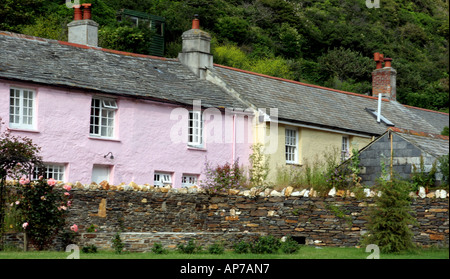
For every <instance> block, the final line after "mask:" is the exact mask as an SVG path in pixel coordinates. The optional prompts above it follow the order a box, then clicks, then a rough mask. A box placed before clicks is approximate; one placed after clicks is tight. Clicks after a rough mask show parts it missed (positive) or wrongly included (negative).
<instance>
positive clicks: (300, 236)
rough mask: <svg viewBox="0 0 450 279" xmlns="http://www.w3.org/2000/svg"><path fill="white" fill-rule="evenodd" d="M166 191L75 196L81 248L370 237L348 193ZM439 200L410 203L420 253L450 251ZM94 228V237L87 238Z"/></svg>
mask: <svg viewBox="0 0 450 279" xmlns="http://www.w3.org/2000/svg"><path fill="white" fill-rule="evenodd" d="M161 190H162V189H160V188H159V189H156V190H151V191H150V190H149V191H136V189H135V190H134V191H133V190H128V191H117V190H102V189H95V190H92V189H90V190H86V189H74V190H72V191H71V192H72V195H73V205H72V207H71V208H70V211H69V217H68V222H69V224H73V223H75V224H77V225H78V227H79V238H78V240H77V243H78V244H79V245H82V246H85V245H89V244H94V245H96V246H97V247H98V248H99V249H111V238H112V237H113V235H114V234H115V233H116V232H118V231H120V232H121V238H122V240H123V241H124V243H125V249H126V250H130V251H150V249H151V247H152V245H153V243H154V242H155V241H156V242H161V243H162V244H163V245H164V246H165V247H166V248H175V247H176V245H177V244H179V243H185V242H187V241H188V240H189V239H196V240H197V242H198V243H200V244H201V245H203V246H204V247H207V246H208V245H210V244H212V243H214V242H215V241H222V242H223V243H224V244H226V247H227V248H231V246H232V244H234V243H236V242H238V241H240V240H248V239H254V238H255V237H256V236H258V235H267V234H271V235H275V236H277V237H282V236H286V235H290V236H293V237H295V239H296V240H297V241H299V242H301V243H304V244H307V245H326V246H358V245H359V241H360V237H361V235H362V234H363V233H365V232H366V230H365V225H366V222H367V221H366V219H365V211H366V209H367V208H368V207H369V206H371V205H372V204H373V199H372V198H371V197H366V198H364V199H362V200H361V199H357V198H356V197H354V196H355V195H354V194H352V193H344V192H343V191H338V192H337V193H336V194H334V195H333V196H328V197H317V196H316V195H315V193H312V195H311V194H308V193H307V192H305V191H303V192H302V193H300V192H294V193H290V191H289V193H288V192H287V191H286V190H284V191H283V194H282V193H279V192H276V191H272V192H270V191H266V192H265V193H264V192H262V193H259V194H256V195H255V193H251V192H250V191H245V192H241V193H239V194H232V195H213V196H210V195H208V194H206V193H201V192H198V191H189V192H190V193H186V192H187V190H186V189H183V190H179V189H171V190H169V191H165V190H163V191H164V192H161ZM373 194H374V193H372V194H371V196H373ZM441 194H443V198H441V197H435V196H434V194H433V193H429V194H428V197H425V198H420V197H416V198H415V200H414V202H413V203H412V210H413V212H414V214H415V215H416V217H417V220H418V223H419V226H416V227H413V232H414V241H415V242H417V243H418V244H419V245H422V246H432V245H436V246H448V241H449V215H448V197H447V193H446V192H445V194H444V192H442V193H441ZM91 225H95V226H96V228H97V232H87V229H88V228H89V227H90V226H91ZM19 238H20V237H19ZM16 239H17V236H16Z"/></svg>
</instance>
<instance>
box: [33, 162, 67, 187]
mask: <svg viewBox="0 0 450 279" xmlns="http://www.w3.org/2000/svg"><path fill="white" fill-rule="evenodd" d="M44 170H45V174H44V178H45V179H50V178H53V179H55V180H56V181H62V182H65V181H66V180H65V179H66V165H65V164H54V163H44ZM33 179H39V170H38V169H36V170H35V171H34V176H33Z"/></svg>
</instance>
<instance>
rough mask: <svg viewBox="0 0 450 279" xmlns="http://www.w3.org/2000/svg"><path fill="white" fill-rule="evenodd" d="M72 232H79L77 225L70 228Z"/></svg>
mask: <svg viewBox="0 0 450 279" xmlns="http://www.w3.org/2000/svg"><path fill="white" fill-rule="evenodd" d="M70 230H71V231H74V232H77V231H78V226H77V224H73V226H71V227H70Z"/></svg>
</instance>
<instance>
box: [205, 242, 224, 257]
mask: <svg viewBox="0 0 450 279" xmlns="http://www.w3.org/2000/svg"><path fill="white" fill-rule="evenodd" d="M224 252H225V248H224V247H223V244H222V243H220V242H216V243H214V244H212V245H211V246H209V247H208V253H210V254H216V255H221V254H223V253H224Z"/></svg>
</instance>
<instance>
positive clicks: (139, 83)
mask: <svg viewBox="0 0 450 279" xmlns="http://www.w3.org/2000/svg"><path fill="white" fill-rule="evenodd" d="M0 49H1V51H0V78H6V79H12V80H21V81H29V82H36V83H42V84H49V85H55V86H68V87H74V88H80V89H84V90H91V91H92V92H93V93H94V92H103V93H110V94H118V95H127V96H134V97H138V98H149V99H154V100H159V101H164V102H171V103H179V104H185V105H192V101H193V100H201V101H202V105H203V106H205V107H230V108H247V107H248V106H247V105H246V104H248V103H252V104H253V105H254V106H255V107H257V108H267V109H268V108H278V113H279V118H280V119H281V120H288V121H292V122H298V123H302V124H307V125H313V126H318V127H325V128H330V129H335V130H340V131H343V132H346V131H350V132H358V133H364V134H368V135H381V134H383V133H384V132H385V131H386V128H387V127H388V126H386V125H385V124H384V123H377V121H376V119H375V117H374V116H373V115H372V114H370V113H369V112H367V110H366V109H372V110H376V108H377V100H376V98H372V97H368V96H364V95H360V94H356V93H348V92H341V91H338V90H333V89H329V88H323V87H317V86H313V85H308V84H303V83H299V82H294V81H289V80H283V79H278V78H273V77H268V76H264V75H260V74H255V73H250V72H246V71H242V70H238V69H233V68H229V67H224V66H220V65H215V66H214V68H213V69H210V70H211V71H212V72H213V73H214V74H215V75H216V76H218V77H220V78H221V79H222V80H223V81H224V82H225V83H226V84H227V87H231V88H232V89H234V90H235V91H236V92H238V93H239V94H240V96H241V98H242V100H243V101H240V100H239V99H238V98H235V96H233V94H231V93H229V92H228V90H225V89H222V87H220V86H216V85H214V84H213V83H211V82H209V81H207V80H201V79H199V78H197V77H196V76H195V75H194V74H193V73H192V72H191V71H190V70H189V69H188V68H187V67H185V66H183V65H182V64H181V63H180V62H179V61H178V60H177V59H164V58H157V57H150V56H145V55H137V54H130V53H122V52H118V51H113V50H106V49H101V48H94V47H86V46H80V45H78V46H74V45H73V44H70V43H65V42H60V41H55V40H47V39H41V38H36V37H30V36H25V35H20V34H15V33H9V32H2V31H0ZM382 115H383V116H384V117H386V118H387V119H388V120H390V121H391V122H393V123H394V124H395V127H400V128H404V129H411V130H420V131H423V132H427V133H435V134H439V133H440V132H441V131H442V129H443V127H444V126H448V125H449V120H448V114H442V113H437V112H431V111H426V110H421V109H417V108H412V107H407V106H403V105H401V104H400V103H398V102H395V101H383V106H382Z"/></svg>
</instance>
